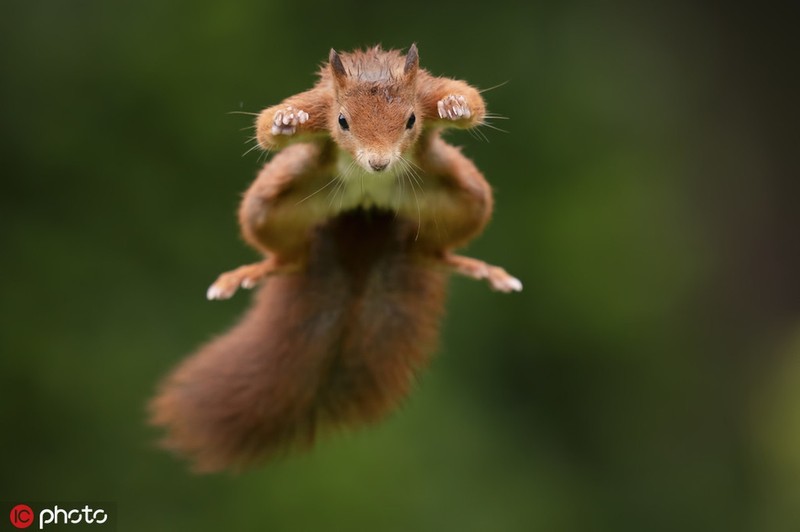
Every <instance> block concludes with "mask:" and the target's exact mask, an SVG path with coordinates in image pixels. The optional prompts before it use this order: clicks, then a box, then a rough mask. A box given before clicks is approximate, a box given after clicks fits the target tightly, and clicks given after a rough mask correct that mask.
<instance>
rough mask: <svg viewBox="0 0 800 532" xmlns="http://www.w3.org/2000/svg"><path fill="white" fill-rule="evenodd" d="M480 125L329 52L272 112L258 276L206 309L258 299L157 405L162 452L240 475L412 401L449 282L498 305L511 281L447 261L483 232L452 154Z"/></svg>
mask: <svg viewBox="0 0 800 532" xmlns="http://www.w3.org/2000/svg"><path fill="white" fill-rule="evenodd" d="M484 119H485V105H484V102H483V99H482V97H481V94H480V92H479V91H478V90H476V89H474V88H473V87H471V86H470V85H468V84H467V83H465V82H463V81H458V80H454V79H448V78H443V77H435V76H433V75H431V74H430V73H428V72H427V71H426V70H424V69H421V68H420V67H419V54H418V51H417V47H416V45H412V46H411V48H410V49H409V50H408V52H407V53H406V54H405V55H403V54H402V53H401V52H398V51H396V50H382V49H381V47H380V46H376V47H374V48H371V49H368V50H364V51H355V52H352V53H341V54H340V53H337V52H336V51H335V50H331V51H330V56H329V60H328V62H327V63H325V64H324V65H323V66H322V68H321V69H320V72H319V80H318V82H317V83H316V85H315V86H314V87H313V88H312V89H310V90H307V91H305V92H302V93H300V94H297V95H295V96H292V97H290V98H288V99H286V100H284V101H283V102H282V103H281V104H279V105H276V106H274V107H269V108H267V109H264V110H263V111H262V112H261V113H260V114H259V115H258V118H257V120H256V138H257V141H258V143H259V144H260V146H261V147H262V148H264V149H267V150H280V151H278V152H277V153H276V154H275V155H274V157H273V158H272V160H271V161H269V162H268V163H267V164H265V165H264V167H263V168H262V169H261V171H260V173H259V174H258V177H257V178H256V180H255V181H254V182H253V184H252V185H251V186H250V188H249V189H248V190H247V192H246V193H245V195H244V198H243V200H242V202H241V207H240V209H239V223H240V225H241V229H242V234H243V235H244V238H245V240H246V241H247V242H248V243H249V244H251V245H252V246H253V247H255V248H256V249H257V250H259V251H261V252H263V253H264V255H265V256H266V258H265V259H264V260H262V261H261V262H257V263H255V264H250V265H246V266H241V267H239V268H237V269H235V270H232V271H230V272H227V273H223V274H222V275H220V276H219V278H218V279H217V280H216V282H215V283H214V284H213V285H211V287H210V288H209V289H208V294H207V295H208V298H209V299H226V298H229V297H231V296H232V295H233V293H234V292H235V291H236V290H237V289H238V288H239V287H243V288H253V287H255V286H256V285H262V286H261V287H260V289H259V293H258V294H257V297H256V298H255V302H254V304H253V305H252V307H251V308H250V310H249V311H248V312H247V313H246V314H245V316H244V317H243V318H242V319H241V321H240V322H239V323H238V324H237V325H235V326H234V327H233V328H232V329H231V330H230V331H229V332H227V333H226V334H224V335H223V336H220V337H218V338H216V339H215V340H213V341H211V342H210V343H208V344H207V345H205V346H204V347H202V348H201V349H200V350H199V351H198V352H197V353H195V354H194V355H192V356H191V357H189V358H187V359H186V360H184V361H183V362H182V363H181V364H180V365H179V366H178V367H177V368H176V369H175V370H174V371H173V373H172V374H170V375H169V376H168V377H167V379H166V380H165V381H164V382H163V383H162V385H161V388H160V390H159V392H158V394H157V396H156V397H155V399H153V401H152V403H151V405H150V406H151V416H152V417H151V420H152V422H153V423H154V424H155V425H158V426H162V427H164V428H165V429H166V437H165V439H164V442H163V443H164V445H165V446H166V447H167V448H169V449H172V450H174V451H176V452H178V453H180V454H183V455H185V456H187V457H188V458H189V459H190V460H191V461H192V463H193V465H194V468H195V470H197V471H218V470H222V469H226V468H229V469H235V470H238V469H242V468H244V467H246V466H249V465H252V464H254V463H258V462H261V461H263V460H265V459H267V458H270V457H272V456H274V455H276V454H280V453H282V452H284V451H287V450H290V449H296V448H304V447H308V446H310V445H311V444H312V443H313V440H314V438H315V436H316V435H317V434H318V433H320V432H325V431H328V430H330V429H333V428H337V427H345V426H354V425H359V424H365V423H371V422H375V421H377V420H379V419H381V418H382V417H384V416H385V415H386V414H387V413H388V412H390V411H391V410H392V409H393V408H395V407H396V406H397V405H398V403H399V402H400V401H401V400H402V399H403V398H404V397H405V396H406V394H407V393H408V391H409V388H410V386H411V385H412V383H413V381H414V378H415V376H416V375H417V373H418V372H419V371H420V370H421V369H422V368H423V367H424V366H425V365H426V364H427V362H428V359H429V357H430V353H431V352H432V350H433V348H434V346H435V344H436V340H437V335H438V329H439V321H440V317H441V315H442V311H443V308H444V298H445V283H446V277H447V274H448V272H457V273H460V274H463V275H466V276H468V277H472V278H474V279H485V280H487V281H488V282H489V284H490V285H491V287H492V288H493V289H495V290H499V291H502V292H511V291H519V290H521V289H522V284H521V283H520V281H519V280H517V279H516V278H514V277H512V276H511V275H509V274H508V273H507V272H506V271H505V270H504V269H502V268H500V267H498V266H492V265H490V264H487V263H485V262H483V261H480V260H477V259H473V258H468V257H464V256H460V255H456V254H454V253H453V250H454V249H455V248H457V247H459V246H463V245H464V244H466V243H467V242H469V241H470V240H471V239H472V238H474V237H475V236H477V235H478V234H479V233H480V232H481V231H482V230H483V228H484V226H485V225H486V223H487V222H488V221H489V218H490V216H491V212H492V204H493V202H492V193H491V189H490V187H489V184H488V183H487V182H486V180H485V179H484V177H483V175H482V174H481V173H480V171H478V169H477V168H476V167H475V165H474V164H473V163H472V161H470V160H469V159H468V158H466V157H465V156H464V155H462V154H461V151H460V150H459V149H458V148H455V147H453V146H451V145H449V144H447V143H446V142H445V141H444V140H442V138H441V132H442V130H443V129H444V128H448V127H455V128H462V129H466V128H472V127H475V126H477V125H480V124H481V123H482V122H483V120H484Z"/></svg>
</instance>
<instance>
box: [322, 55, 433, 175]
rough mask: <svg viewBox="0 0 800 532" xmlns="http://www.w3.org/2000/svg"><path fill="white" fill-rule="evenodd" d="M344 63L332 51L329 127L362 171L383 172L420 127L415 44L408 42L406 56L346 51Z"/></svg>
mask: <svg viewBox="0 0 800 532" xmlns="http://www.w3.org/2000/svg"><path fill="white" fill-rule="evenodd" d="M344 62H347V63H348V68H346V67H345V65H344ZM344 62H343V61H342V57H340V56H339V54H337V53H336V51H335V50H331V54H330V71H331V76H332V78H333V85H334V89H335V99H334V105H333V106H332V108H331V114H330V117H329V120H330V124H329V131H330V132H331V136H332V137H333V138H334V140H335V141H336V143H337V144H338V145H339V147H340V148H342V149H344V150H346V151H347V152H349V153H350V155H351V156H352V157H353V160H354V161H356V162H357V163H358V164H359V165H360V166H361V167H362V168H363V169H364V170H366V171H367V172H370V173H371V172H382V171H384V170H387V169H389V168H391V167H392V165H394V164H395V163H396V162H397V161H398V160H399V159H400V157H401V156H402V154H403V153H404V152H406V151H407V150H408V149H409V148H411V146H413V145H414V142H415V141H416V140H417V138H418V137H419V134H420V132H421V130H422V124H421V120H420V117H419V116H418V113H417V112H416V74H417V70H418V68H419V56H418V54H417V48H416V46H415V45H412V46H411V49H410V50H409V52H408V54H407V55H406V57H405V60H403V58H402V56H400V55H399V54H398V55H397V56H394V55H387V53H386V52H382V51H381V50H380V49H379V48H373V49H371V50H367V51H366V52H356V53H354V54H345V55H344Z"/></svg>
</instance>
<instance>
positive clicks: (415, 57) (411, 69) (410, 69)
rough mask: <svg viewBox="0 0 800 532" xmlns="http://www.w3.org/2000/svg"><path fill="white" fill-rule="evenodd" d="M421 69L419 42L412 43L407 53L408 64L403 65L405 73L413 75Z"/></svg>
mask: <svg viewBox="0 0 800 532" xmlns="http://www.w3.org/2000/svg"><path fill="white" fill-rule="evenodd" d="M417 69H419V52H418V51H417V43H414V44H412V45H411V48H409V49H408V53H407V54H406V66H405V67H403V74H405V75H406V76H411V77H413V76H414V75H415V74H416V73H417Z"/></svg>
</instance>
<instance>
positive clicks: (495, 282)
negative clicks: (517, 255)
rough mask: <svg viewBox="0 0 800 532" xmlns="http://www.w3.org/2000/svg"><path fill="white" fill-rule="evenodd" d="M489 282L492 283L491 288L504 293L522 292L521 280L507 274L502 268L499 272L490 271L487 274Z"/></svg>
mask: <svg viewBox="0 0 800 532" xmlns="http://www.w3.org/2000/svg"><path fill="white" fill-rule="evenodd" d="M489 284H490V285H492V289H494V290H497V291H498V292H505V293H506V294H508V293H509V292H522V281H520V280H519V279H517V278H516V277H514V276H512V275H509V273H508V272H507V271H505V270H503V269H501V271H500V272H491V273H490V274H489Z"/></svg>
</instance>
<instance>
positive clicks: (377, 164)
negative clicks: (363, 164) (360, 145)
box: [369, 158, 389, 172]
mask: <svg viewBox="0 0 800 532" xmlns="http://www.w3.org/2000/svg"><path fill="white" fill-rule="evenodd" d="M369 165H370V166H371V167H372V169H373V170H375V171H376V172H382V171H383V170H385V169H386V167H387V166H389V160H388V159H378V158H370V159H369Z"/></svg>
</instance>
